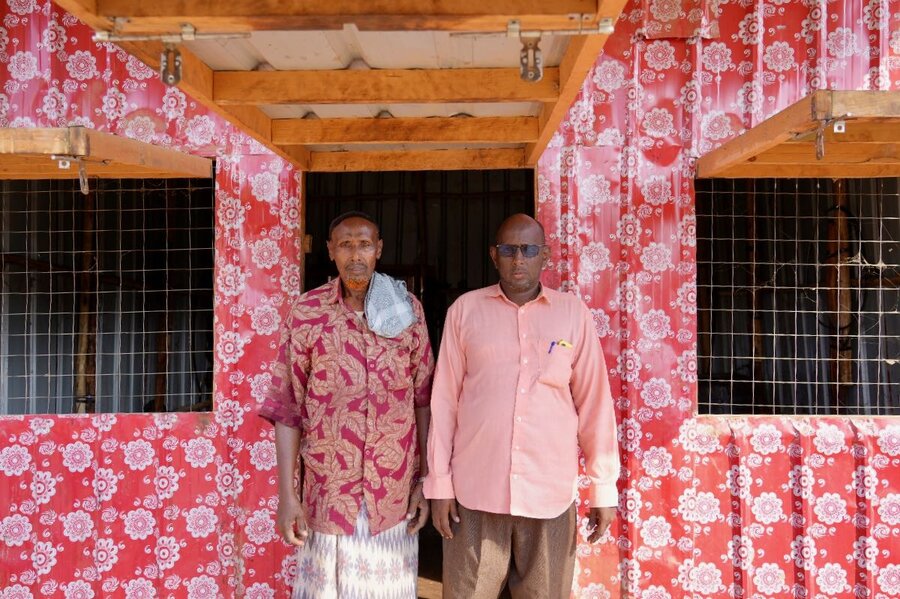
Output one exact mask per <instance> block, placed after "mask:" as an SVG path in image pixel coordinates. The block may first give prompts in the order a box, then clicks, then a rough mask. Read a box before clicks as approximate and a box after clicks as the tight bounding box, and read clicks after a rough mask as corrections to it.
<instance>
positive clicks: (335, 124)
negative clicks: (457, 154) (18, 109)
mask: <svg viewBox="0 0 900 599" xmlns="http://www.w3.org/2000/svg"><path fill="white" fill-rule="evenodd" d="M537 134H538V127H537V118H535V117H472V118H467V117H452V118H443V117H433V118H393V119H377V118H367V119H349V118H348V119H276V120H274V121H272V142H273V143H276V144H278V145H281V146H288V145H290V146H293V145H308V144H388V143H442V142H446V143H465V142H469V143H495V142H497V143H524V142H529V141H534V140H535V139H537Z"/></svg>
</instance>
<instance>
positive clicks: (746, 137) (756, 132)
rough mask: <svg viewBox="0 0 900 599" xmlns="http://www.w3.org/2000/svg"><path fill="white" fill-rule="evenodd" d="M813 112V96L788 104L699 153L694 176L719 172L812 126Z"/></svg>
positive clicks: (816, 123) (702, 176)
mask: <svg viewBox="0 0 900 599" xmlns="http://www.w3.org/2000/svg"><path fill="white" fill-rule="evenodd" d="M814 114H815V112H814V103H813V96H807V97H805V98H803V99H802V100H800V101H799V102H796V103H795V104H791V105H790V106H788V107H787V108H785V109H784V110H782V111H781V112H779V113H777V114H775V115H774V116H771V117H769V118H768V119H766V120H765V121H763V122H762V123H760V124H759V125H757V126H756V127H753V128H752V129H749V130H747V131H745V132H744V133H742V134H740V135H738V136H737V137H735V138H733V139H731V140H729V141H727V142H725V143H724V144H722V145H721V146H719V147H718V148H716V149H715V150H713V151H711V152H708V153H707V154H705V155H703V156H701V157H700V159H699V160H698V161H697V177H698V178H700V179H704V178H707V177H717V176H719V173H722V172H725V171H726V170H728V169H730V168H731V167H733V166H735V165H738V164H740V163H742V162H745V161H746V160H747V159H748V158H750V157H751V156H755V155H757V154H759V153H760V152H764V151H765V150H768V149H770V148H774V147H775V146H777V145H778V144H780V143H782V142H785V141H788V140H790V139H792V138H793V137H795V136H797V135H799V134H802V133H804V132H806V131H811V130H813V129H815V128H816V127H818V122H816V121H814V120H812V115H814Z"/></svg>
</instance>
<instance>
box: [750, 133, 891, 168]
mask: <svg viewBox="0 0 900 599" xmlns="http://www.w3.org/2000/svg"><path fill="white" fill-rule="evenodd" d="M898 142H900V140H895V142H894V143H857V142H852V141H849V142H841V143H837V144H830V145H829V144H825V153H824V155H823V156H822V158H821V159H817V158H816V146H815V144H814V143H805V144H782V145H780V146H777V147H775V148H772V149H770V150H766V151H765V152H761V153H759V154H757V155H756V156H751V157H750V158H748V159H747V162H746V164H794V165H797V166H798V168H803V166H806V165H809V164H814V165H822V164H832V165H843V164H867V163H877V162H882V163H890V162H898V163H900V143H898Z"/></svg>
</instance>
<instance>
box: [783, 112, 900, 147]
mask: <svg viewBox="0 0 900 599" xmlns="http://www.w3.org/2000/svg"><path fill="white" fill-rule="evenodd" d="M845 126H846V129H845V131H844V132H843V133H835V132H834V127H828V128H827V129H825V144H826V146H828V145H831V144H842V143H848V142H850V143H892V142H896V141H897V140H900V120H895V121H881V120H878V121H873V120H870V119H847V120H846V121H845ZM815 139H816V132H815V131H809V132H807V133H804V134H803V135H802V136H800V137H798V138H795V139H792V140H791V141H788V142H786V144H785V145H788V144H790V145H794V144H808V143H811V142H814V141H815Z"/></svg>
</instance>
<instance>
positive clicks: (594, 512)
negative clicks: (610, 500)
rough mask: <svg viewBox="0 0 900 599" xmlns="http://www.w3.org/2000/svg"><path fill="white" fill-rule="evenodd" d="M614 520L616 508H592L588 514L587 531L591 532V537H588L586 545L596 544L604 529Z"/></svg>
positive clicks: (604, 532) (604, 531)
mask: <svg viewBox="0 0 900 599" xmlns="http://www.w3.org/2000/svg"><path fill="white" fill-rule="evenodd" d="M615 519H616V508H614V507H592V508H591V509H590V511H589V512H588V530H592V531H593V532H592V533H591V536H589V537H588V543H596V542H597V541H599V540H600V539H601V538H602V537H603V535H604V534H606V529H607V528H609V525H610V524H612V521H613V520H615Z"/></svg>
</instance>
